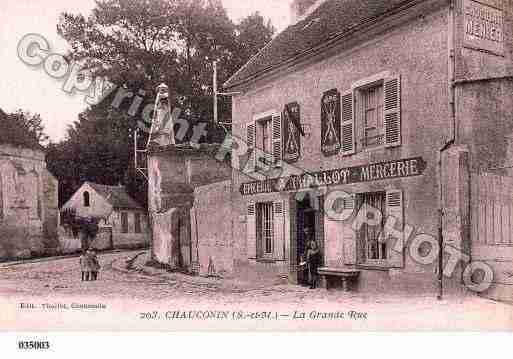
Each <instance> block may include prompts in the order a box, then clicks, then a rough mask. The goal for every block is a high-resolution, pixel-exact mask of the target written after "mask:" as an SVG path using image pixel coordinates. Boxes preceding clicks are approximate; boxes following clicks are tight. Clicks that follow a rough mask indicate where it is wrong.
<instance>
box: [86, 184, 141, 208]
mask: <svg viewBox="0 0 513 359" xmlns="http://www.w3.org/2000/svg"><path fill="white" fill-rule="evenodd" d="M87 183H88V184H89V185H90V186H91V187H92V188H93V189H94V190H95V191H96V192H98V194H99V195H100V196H102V197H103V198H105V199H106V200H107V201H108V202H109V203H110V204H111V205H112V206H113V207H114V208H125V209H143V208H142V207H141V206H140V205H139V204H138V203H137V202H136V201H135V200H134V199H132V197H130V195H129V194H128V193H127V192H126V189H125V187H124V186H106V185H102V184H97V183H91V182H87Z"/></svg>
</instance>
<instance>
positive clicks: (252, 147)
mask: <svg viewBox="0 0 513 359" xmlns="http://www.w3.org/2000/svg"><path fill="white" fill-rule="evenodd" d="M246 136H247V137H246V143H247V145H248V152H249V153H250V154H251V155H250V157H249V158H248V163H247V164H246V170H248V171H249V172H254V171H262V172H265V171H267V170H268V169H269V168H271V167H279V166H281V159H282V157H283V149H282V116H281V114H280V113H273V112H269V113H266V114H262V115H258V116H255V118H254V119H253V121H251V122H250V123H248V124H247V125H246Z"/></svg>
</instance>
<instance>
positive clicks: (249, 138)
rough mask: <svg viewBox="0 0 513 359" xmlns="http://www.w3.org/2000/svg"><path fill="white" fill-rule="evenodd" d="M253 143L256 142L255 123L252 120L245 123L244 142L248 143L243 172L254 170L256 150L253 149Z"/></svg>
mask: <svg viewBox="0 0 513 359" xmlns="http://www.w3.org/2000/svg"><path fill="white" fill-rule="evenodd" d="M255 143H256V123H255V122H254V121H252V122H250V123H248V124H247V125H246V144H247V145H248V153H249V158H248V162H247V164H246V167H245V170H246V171H245V172H254V171H255V161H256V151H255Z"/></svg>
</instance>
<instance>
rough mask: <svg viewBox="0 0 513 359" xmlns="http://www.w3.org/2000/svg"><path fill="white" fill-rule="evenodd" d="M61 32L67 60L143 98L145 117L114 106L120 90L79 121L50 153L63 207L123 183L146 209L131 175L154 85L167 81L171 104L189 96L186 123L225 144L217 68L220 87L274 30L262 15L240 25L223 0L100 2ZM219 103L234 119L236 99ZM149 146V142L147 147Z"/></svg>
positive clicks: (140, 183)
mask: <svg viewBox="0 0 513 359" xmlns="http://www.w3.org/2000/svg"><path fill="white" fill-rule="evenodd" d="M57 31H58V33H59V34H60V35H61V36H62V37H63V38H64V39H66V40H67V42H68V43H69V44H70V46H71V51H70V53H69V54H68V56H67V57H68V58H69V59H70V60H74V61H80V62H83V63H85V64H86V66H87V68H88V69H89V70H90V71H91V72H92V74H93V77H95V76H105V77H106V78H108V79H109V81H111V82H112V83H114V84H116V85H117V86H124V87H126V88H127V89H128V90H130V91H131V92H133V93H134V94H136V93H138V91H140V90H143V91H144V93H145V102H144V103H143V104H142V105H141V106H140V107H139V112H138V113H136V114H135V115H133V116H131V115H129V114H128V108H129V107H130V105H131V103H132V101H123V102H122V104H121V106H120V107H119V108H113V107H112V106H110V104H111V103H112V101H113V98H114V96H115V92H116V91H114V92H113V93H112V94H111V95H110V96H109V97H107V98H106V99H105V100H104V101H102V102H101V103H99V104H97V105H94V106H91V107H90V108H88V109H87V110H86V111H85V112H84V113H82V114H81V115H80V116H79V118H78V120H77V121H75V123H74V124H73V125H72V126H70V127H69V129H68V131H67V138H66V140H65V141H63V142H61V143H58V144H51V145H50V146H49V148H48V157H47V158H48V165H49V168H50V170H51V171H52V173H54V175H55V176H57V178H58V179H59V181H60V203H61V204H62V203H64V202H65V201H66V200H67V199H68V198H69V197H70V196H71V195H72V194H73V193H74V191H76V190H77V189H78V188H79V187H80V185H81V183H82V182H84V181H91V182H96V183H101V184H106V185H117V184H118V183H124V184H125V186H126V188H127V190H128V192H129V193H130V194H131V195H132V196H133V197H134V198H135V199H136V200H137V201H138V202H139V203H140V204H142V205H146V203H147V183H146V181H145V180H144V179H143V178H142V177H141V176H140V175H137V174H136V172H135V169H134V168H133V137H134V131H135V128H136V126H137V121H138V120H140V119H141V111H142V109H143V108H144V106H145V104H148V103H151V102H152V101H153V99H154V98H155V88H156V86H157V85H159V84H160V83H161V82H165V83H166V84H167V85H168V86H169V92H170V95H171V97H172V98H174V97H175V96H177V95H187V96H188V99H189V101H188V103H187V106H188V107H189V108H191V109H192V111H193V112H194V113H195V114H196V116H195V118H196V119H194V118H189V119H187V120H188V121H190V122H195V121H197V118H200V119H201V121H205V122H207V123H208V129H207V131H208V136H207V139H205V141H208V142H219V141H220V139H222V136H221V135H223V134H224V132H222V130H221V129H219V128H217V127H216V126H215V125H214V124H213V121H212V120H213V99H212V93H213V90H212V72H213V69H212V63H213V61H214V60H215V61H218V63H219V66H218V68H219V71H218V79H219V83H220V84H222V83H223V82H224V81H226V80H227V79H228V78H229V76H230V75H232V74H233V73H235V71H236V70H237V69H238V68H239V67H240V66H241V65H242V64H244V63H245V62H246V61H247V60H248V59H249V58H250V57H251V56H253V55H254V54H255V53H256V52H257V51H258V50H259V49H260V48H261V47H262V46H263V45H264V44H265V43H266V42H267V41H269V40H270V39H271V37H272V35H273V32H274V28H273V27H272V25H271V24H270V23H267V24H266V23H265V20H264V19H263V18H262V17H261V16H260V15H259V14H258V13H256V14H253V15H251V16H249V17H248V18H246V19H244V20H242V22H241V23H240V24H238V25H235V24H234V23H233V22H232V21H231V20H230V19H229V17H228V15H227V13H226V10H225V9H224V8H223V6H222V3H221V1H220V0H98V1H96V7H95V9H94V10H93V11H92V14H91V15H90V16H88V17H85V16H83V15H81V14H70V13H63V14H62V15H61V17H60V19H59V23H58V25H57ZM219 100H220V101H219V106H220V107H219V118H220V119H221V120H229V119H231V101H230V99H229V98H227V97H223V98H220V99H219ZM145 140H146V138H145V137H144V135H143V137H142V138H141V139H140V143H141V147H142V146H143V144H144V143H145Z"/></svg>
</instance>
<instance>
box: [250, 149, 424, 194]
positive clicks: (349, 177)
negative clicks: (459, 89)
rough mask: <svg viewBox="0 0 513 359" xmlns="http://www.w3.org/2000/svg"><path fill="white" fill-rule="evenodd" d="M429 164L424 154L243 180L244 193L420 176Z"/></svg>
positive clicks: (296, 189)
mask: <svg viewBox="0 0 513 359" xmlns="http://www.w3.org/2000/svg"><path fill="white" fill-rule="evenodd" d="M426 167H427V163H426V162H425V161H424V159H423V158H422V157H415V158H407V159H402V160H396V161H389V162H380V163H373V164H369V165H364V166H356V167H347V168H339V169H333V170H326V171H319V172H312V173H304V174H302V175H300V176H290V177H281V178H272V179H269V180H266V181H256V182H251V183H243V184H242V185H241V186H240V192H241V194H242V195H243V196H249V195H255V194H260V193H273V192H282V191H285V192H286V191H298V190H307V189H310V188H316V187H321V186H338V185H347V184H353V183H362V182H372V181H380V180H389V179H397V178H407V177H416V176H421V175H422V174H423V173H424V170H425V169H426Z"/></svg>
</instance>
